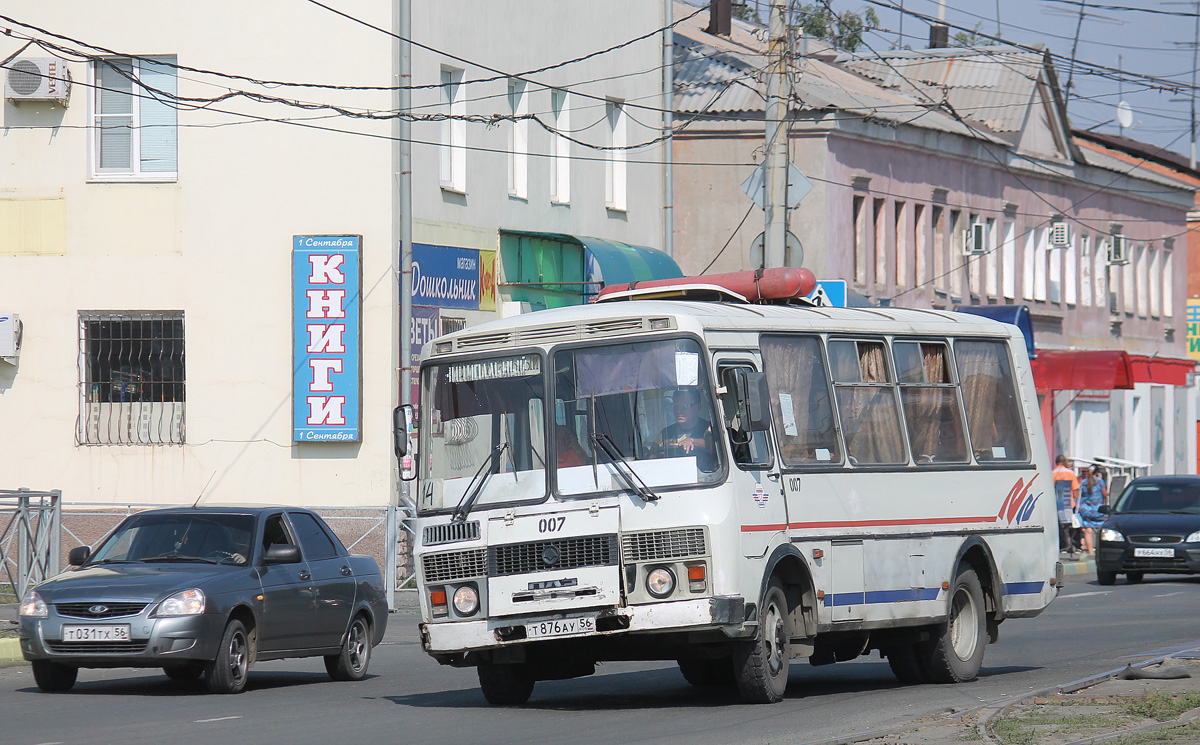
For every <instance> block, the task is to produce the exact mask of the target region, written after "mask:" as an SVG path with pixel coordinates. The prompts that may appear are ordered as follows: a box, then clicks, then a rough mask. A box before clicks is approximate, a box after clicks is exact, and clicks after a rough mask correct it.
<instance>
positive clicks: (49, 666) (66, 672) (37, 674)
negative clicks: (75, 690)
mask: <svg viewBox="0 0 1200 745" xmlns="http://www.w3.org/2000/svg"><path fill="white" fill-rule="evenodd" d="M78 676H79V668H77V667H71V666H69V665H60V664H59V663H57V662H51V661H50V660H34V661H33V680H34V682H35V683H37V685H38V688H41V689H42V690H43V691H49V692H51V693H58V692H60V691H69V690H71V686H73V685H75V679H76V678H77V677H78Z"/></svg>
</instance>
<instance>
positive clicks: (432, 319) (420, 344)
mask: <svg viewBox="0 0 1200 745" xmlns="http://www.w3.org/2000/svg"><path fill="white" fill-rule="evenodd" d="M409 328H410V329H411V330H410V336H409V337H408V338H409V342H410V349H409V360H410V361H409V364H410V365H412V399H411V400H412V402H413V403H414V404H417V405H420V403H421V395H420V391H421V381H420V376H419V373H420V367H419V366H420V364H421V350H422V349H423V348H424V347H425V345H426V344H428V343H429V342H430V341H432V340H433V338H434V337H435V336H438V335H439V334H441V333H442V328H441V315H440V312H439V311H438V309H437V308H422V307H420V306H417V305H414V306H413V309H412V319H411V323H410V326H409Z"/></svg>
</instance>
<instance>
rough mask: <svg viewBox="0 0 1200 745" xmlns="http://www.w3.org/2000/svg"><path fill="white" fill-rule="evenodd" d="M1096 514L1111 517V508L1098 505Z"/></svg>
mask: <svg viewBox="0 0 1200 745" xmlns="http://www.w3.org/2000/svg"><path fill="white" fill-rule="evenodd" d="M1096 512H1099V513H1100V514H1101V515H1111V514H1112V508H1111V507H1109V506H1108V505H1106V504H1102V505H1100V506H1099V507H1097V508H1096Z"/></svg>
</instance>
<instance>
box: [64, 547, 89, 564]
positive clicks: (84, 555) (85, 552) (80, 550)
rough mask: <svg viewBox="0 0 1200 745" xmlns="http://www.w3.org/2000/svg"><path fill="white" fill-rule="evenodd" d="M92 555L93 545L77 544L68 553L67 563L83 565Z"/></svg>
mask: <svg viewBox="0 0 1200 745" xmlns="http://www.w3.org/2000/svg"><path fill="white" fill-rule="evenodd" d="M91 555H92V548H91V546H76V547H75V548H73V549H71V551H70V552H69V553H68V554H67V563H68V564H70V565H71V566H73V567H81V566H83V562H85V561H87V560H88V558H89V557H91Z"/></svg>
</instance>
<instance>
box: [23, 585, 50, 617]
mask: <svg viewBox="0 0 1200 745" xmlns="http://www.w3.org/2000/svg"><path fill="white" fill-rule="evenodd" d="M21 615H22V616H25V617H26V618H46V617H47V616H49V615H50V608H49V607H47V606H46V601H44V600H42V596H41V595H38V594H37V593H36V592H34V591H33V590H30V591H29V592H27V593H25V597H24V598H23V599H22V600H21Z"/></svg>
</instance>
